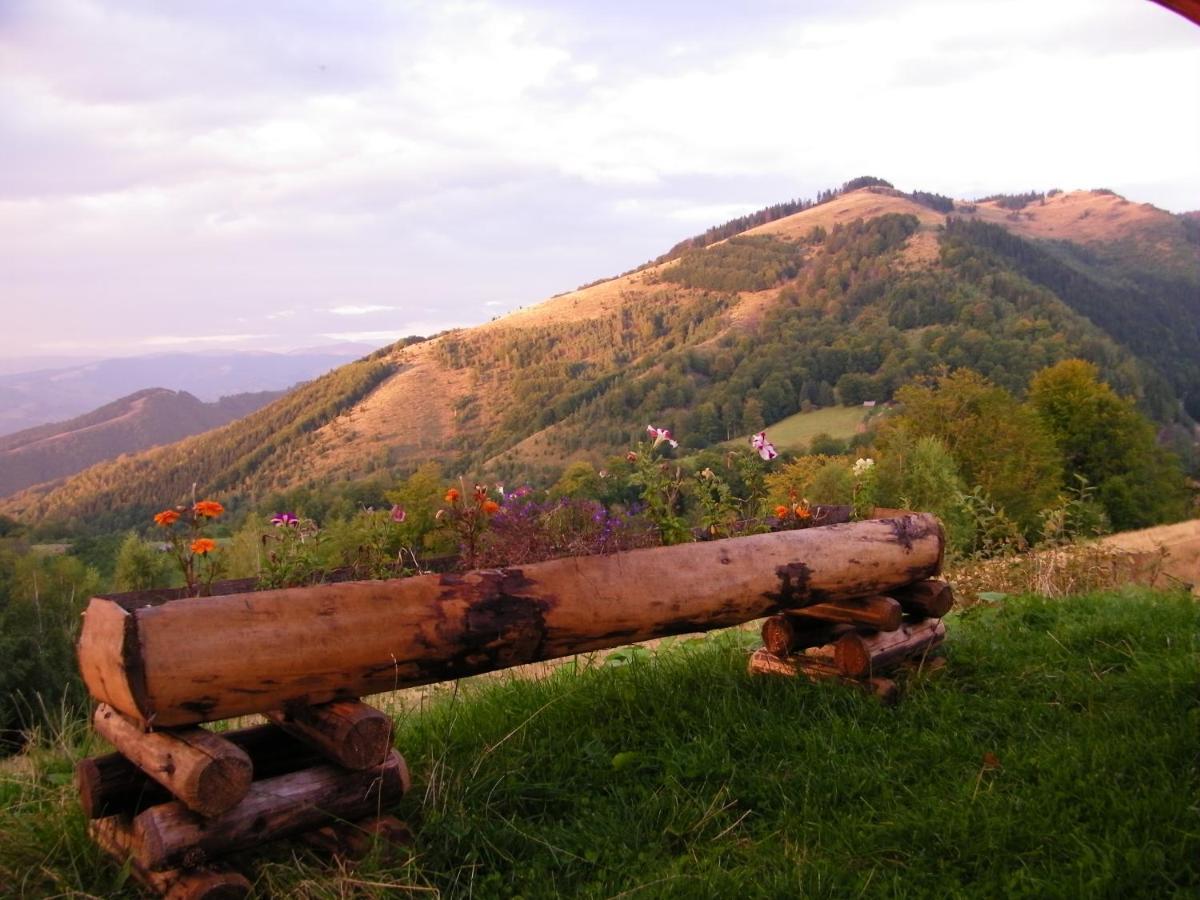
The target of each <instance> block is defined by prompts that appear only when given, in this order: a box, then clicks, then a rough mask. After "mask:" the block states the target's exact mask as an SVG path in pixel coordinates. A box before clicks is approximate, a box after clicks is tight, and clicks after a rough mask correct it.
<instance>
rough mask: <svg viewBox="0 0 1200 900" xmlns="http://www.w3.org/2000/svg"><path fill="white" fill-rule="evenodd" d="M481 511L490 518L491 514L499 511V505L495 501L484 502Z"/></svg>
mask: <svg viewBox="0 0 1200 900" xmlns="http://www.w3.org/2000/svg"><path fill="white" fill-rule="evenodd" d="M483 511H484V512H485V513H487V514H488V515H489V516H490V515H491V514H492V513H494V512H499V511H500V504H499V503H497V502H496V501H495V500H484V501H483Z"/></svg>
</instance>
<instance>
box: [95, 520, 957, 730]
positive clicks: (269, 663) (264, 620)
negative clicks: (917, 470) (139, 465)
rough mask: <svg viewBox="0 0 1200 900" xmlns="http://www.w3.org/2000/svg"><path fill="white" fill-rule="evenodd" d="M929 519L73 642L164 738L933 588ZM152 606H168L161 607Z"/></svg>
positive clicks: (330, 595) (279, 593)
mask: <svg viewBox="0 0 1200 900" xmlns="http://www.w3.org/2000/svg"><path fill="white" fill-rule="evenodd" d="M943 543H944V540H943V535H942V528H941V525H940V524H939V523H938V520H937V519H936V518H935V517H934V516H931V515H923V514H922V515H909V516H901V517H899V518H895V519H877V520H868V521H863V522H849V523H846V524H842V525H828V526H822V527H819V528H807V529H802V530H797V531H782V532H777V533H774V534H759V535H753V536H750V537H740V538H730V539H726V540H721V541H709V542H704V543H694V544H683V545H678V546H674V547H653V548H648V549H644V550H631V551H628V552H625V553H616V554H611V555H607V556H584V557H571V558H567V559H557V560H550V561H548V562H542V563H535V564H532V565H528V566H524V567H521V568H508V569H497V570H487V571H477V572H470V573H467V574H466V575H457V576H456V575H440V576H439V575H421V576H417V577H415V578H404V579H396V580H392V581H365V582H346V583H342V584H325V585H315V586H312V587H303V588H285V589H281V590H274V591H262V592H258V593H244V594H236V595H225V596H215V597H200V598H194V599H186V600H173V601H168V602H159V603H157V605H154V604H151V605H145V604H146V600H147V597H145V596H139V595H138V594H131V595H123V596H115V597H97V598H94V599H93V600H92V601H91V603H90V604H89V606H88V609H87V613H86V616H85V619H84V624H83V631H82V634H81V636H80V641H79V665H80V670H81V672H82V674H83V679H84V682H85V684H86V685H87V687H88V690H89V691H90V692H91V693H92V696H94V697H96V698H97V699H98V700H102V701H104V702H106V703H110V704H111V705H112V706H114V707H115V708H117V709H119V710H121V711H122V712H124V713H126V714H127V715H129V716H131V717H134V718H137V719H139V720H140V721H142V722H146V723H154V724H156V725H183V724H190V723H195V722H204V721H211V720H214V719H224V718H229V717H231V716H239V715H246V714H249V713H255V712H265V711H267V710H272V709H282V708H284V707H286V706H287V704H289V703H293V702H298V703H307V704H319V703H326V702H329V701H332V700H344V699H349V698H353V697H359V696H366V695H368V694H372V693H377V692H380V691H390V690H395V689H397V688H404V687H412V686H415V685H420V684H428V683H430V682H435V681H446V680H449V679H454V678H460V677H464V676H467V675H476V674H479V673H481V672H489V671H493V670H495V669H504V668H508V667H510V666H515V665H521V664H524V663H529V662H536V661H538V660H545V659H555V658H557V657H561V656H570V655H572V654H575V653H585V652H588V651H592V650H602V649H605V648H608V647H615V646H620V645H622V644H628V643H633V642H636V641H644V640H649V639H651V638H656V637H664V636H667V635H672V634H686V633H689V632H696V631H708V630H710V629H713V628H724V627H727V626H731V625H738V624H741V623H743V622H748V621H750V620H752V619H759V618H762V617H763V616H768V615H771V614H773V613H777V612H779V611H781V610H784V609H792V608H796V607H799V606H805V605H808V604H810V603H822V602H826V601H831V600H843V599H849V598H852V597H863V596H868V595H872V594H880V593H883V594H886V593H888V592H889V591H891V590H893V589H895V588H898V587H901V586H903V585H906V584H911V583H912V582H914V581H920V580H923V579H926V578H929V577H930V576H932V575H935V574H936V573H937V572H938V571H939V570H940V567H941V560H942V548H943ZM155 596H157V595H155Z"/></svg>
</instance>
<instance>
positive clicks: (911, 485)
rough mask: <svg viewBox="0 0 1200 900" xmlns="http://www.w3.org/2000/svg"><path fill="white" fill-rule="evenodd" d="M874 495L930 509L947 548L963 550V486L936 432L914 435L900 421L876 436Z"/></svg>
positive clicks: (966, 527) (968, 529)
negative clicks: (944, 535)
mask: <svg viewBox="0 0 1200 900" xmlns="http://www.w3.org/2000/svg"><path fill="white" fill-rule="evenodd" d="M879 451H880V452H879V458H878V459H877V460H876V465H875V497H876V502H877V503H878V505H880V506H886V507H891V508H893V509H911V510H918V511H920V512H931V513H934V514H935V515H936V516H937V517H938V518H939V519H941V520H942V524H943V525H944V526H945V528H946V540H947V543H948V544H949V547H950V549H951V550H952V551H954V552H957V553H963V552H966V551H967V550H968V549H969V548H970V547H971V546H972V543H973V541H974V528H973V526H972V520H971V517H970V515H969V514H968V511H967V509H966V508H965V507H964V505H963V502H962V495H963V492H964V490H965V487H966V486H965V485H964V483H963V480H962V476H961V475H960V474H959V472H958V464H957V463H956V462H955V461H954V457H953V456H952V455H951V454H950V451H948V450H947V449H946V446H945V445H944V444H943V443H942V442H941V441H940V440H939V439H938V438H936V437H934V436H932V435H925V436H924V437H916V436H915V435H914V434H913V433H912V431H911V430H910V429H909V428H907V427H905V426H904V425H899V426H897V427H892V428H888V429H885V430H884V432H883V434H882V435H880V440H879Z"/></svg>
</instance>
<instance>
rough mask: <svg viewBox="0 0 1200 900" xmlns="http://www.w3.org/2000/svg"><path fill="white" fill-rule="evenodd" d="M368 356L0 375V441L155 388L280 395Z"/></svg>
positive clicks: (333, 354) (239, 356)
mask: <svg viewBox="0 0 1200 900" xmlns="http://www.w3.org/2000/svg"><path fill="white" fill-rule="evenodd" d="M367 352H370V350H369V349H366V350H364V348H363V347H362V346H361V345H358V344H347V345H340V346H339V345H332V346H327V347H321V348H314V349H312V350H299V351H295V352H292V353H247V352H213V353H164V354H158V355H155V356H133V357H125V358H119V359H104V360H99V361H96V362H84V363H75V364H73V365H67V366H55V367H53V368H51V367H44V368H41V369H38V370H36V371H25V372H19V373H14V374H3V375H0V435H4V434H11V433H12V432H14V431H20V430H22V429H26V428H31V427H33V426H35V425H41V424H43V423H45V422H60V421H62V420H64V419H70V418H73V417H74V416H79V415H82V414H84V413H87V412H89V411H91V410H94V409H96V408H97V407H100V406H103V405H104V404H106V403H112V402H113V401H114V400H117V399H119V398H121V397H127V396H128V395H129V394H132V393H135V392H136V391H142V390H145V389H147V388H151V387H158V388H166V389H168V390H172V391H187V392H188V393H189V394H193V395H194V396H195V397H196V398H198V399H200V400H203V401H214V400H216V399H217V398H219V397H226V396H229V395H232V394H244V393H249V392H254V391H279V390H283V389H284V388H288V387H291V386H292V385H294V384H296V383H297V382H299V381H309V380H311V379H313V378H316V377H317V376H318V375H322V374H324V373H325V372H328V371H329V370H330V369H334V368H337V367H338V366H340V365H342V364H344V363H346V362H347V361H349V360H352V359H355V358H357V357H360V356H363V355H364V354H365V353H367Z"/></svg>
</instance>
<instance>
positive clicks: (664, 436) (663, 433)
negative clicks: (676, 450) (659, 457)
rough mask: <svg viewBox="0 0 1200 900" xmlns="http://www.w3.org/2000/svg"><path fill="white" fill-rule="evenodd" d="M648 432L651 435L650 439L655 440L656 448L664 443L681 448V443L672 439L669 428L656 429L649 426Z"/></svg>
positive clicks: (647, 427)
mask: <svg viewBox="0 0 1200 900" xmlns="http://www.w3.org/2000/svg"><path fill="white" fill-rule="evenodd" d="M646 431H647V432H648V433H649V434H650V437H652V438H654V446H655V447H657V446H658V445H659V444H661V443H662V442H663V441H666V442H667V443H668V444H670V445H671V446H672V447H678V446H679V441H677V440H675V439H673V438H672V437H671V432H670V430H669V429H667V428H655V427H654V426H653V425H647V426H646Z"/></svg>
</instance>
